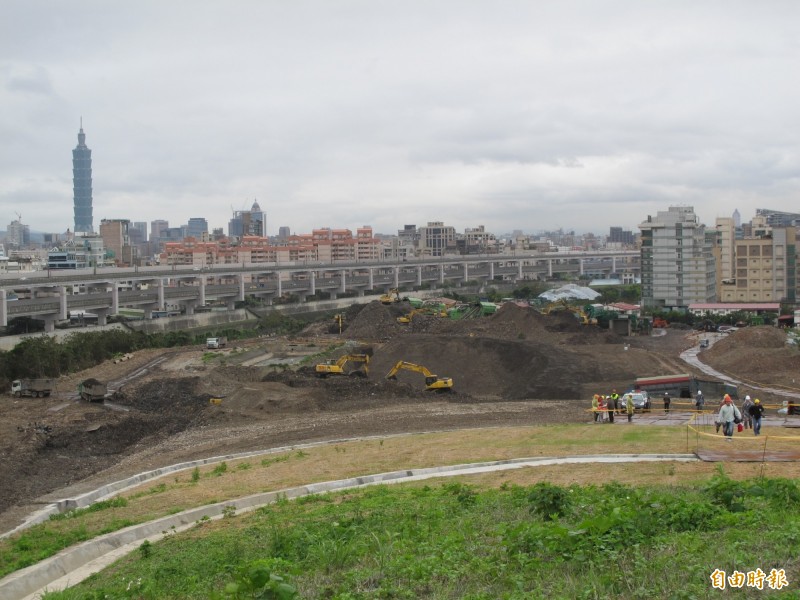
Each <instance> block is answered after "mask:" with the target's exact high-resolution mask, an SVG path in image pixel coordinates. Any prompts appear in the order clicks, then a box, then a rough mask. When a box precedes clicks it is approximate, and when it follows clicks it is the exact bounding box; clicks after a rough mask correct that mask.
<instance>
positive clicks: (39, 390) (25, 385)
mask: <svg viewBox="0 0 800 600" xmlns="http://www.w3.org/2000/svg"><path fill="white" fill-rule="evenodd" d="M54 387H55V383H54V381H53V380H52V379H15V380H14V381H12V382H11V393H12V394H14V395H15V396H16V397H17V398H19V397H20V396H31V397H33V398H43V397H45V396H49V395H50V392H51V391H52V390H53V388H54Z"/></svg>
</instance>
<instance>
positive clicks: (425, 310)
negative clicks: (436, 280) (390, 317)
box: [397, 306, 447, 325]
mask: <svg viewBox="0 0 800 600" xmlns="http://www.w3.org/2000/svg"><path fill="white" fill-rule="evenodd" d="M415 315H428V316H432V317H446V316H447V311H446V310H445V309H443V308H436V307H434V306H423V307H422V308H415V309H414V310H412V311H411V312H410V313H408V314H406V315H403V316H402V317H397V322H398V323H401V324H404V325H407V324H408V323H411V319H413V318H414V316H415Z"/></svg>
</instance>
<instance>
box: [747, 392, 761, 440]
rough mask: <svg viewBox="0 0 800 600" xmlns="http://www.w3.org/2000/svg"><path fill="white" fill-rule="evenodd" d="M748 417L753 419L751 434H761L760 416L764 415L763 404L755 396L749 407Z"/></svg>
mask: <svg viewBox="0 0 800 600" xmlns="http://www.w3.org/2000/svg"><path fill="white" fill-rule="evenodd" d="M749 410H750V418H751V419H752V420H753V435H761V417H763V416H764V405H763V404H761V400H759V399H758V398H756V399H755V400H753V405H752V406H751V407H750V409H749Z"/></svg>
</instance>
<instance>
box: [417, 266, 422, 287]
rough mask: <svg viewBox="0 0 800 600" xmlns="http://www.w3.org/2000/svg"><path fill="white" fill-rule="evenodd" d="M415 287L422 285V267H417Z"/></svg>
mask: <svg viewBox="0 0 800 600" xmlns="http://www.w3.org/2000/svg"><path fill="white" fill-rule="evenodd" d="M417 285H422V267H417Z"/></svg>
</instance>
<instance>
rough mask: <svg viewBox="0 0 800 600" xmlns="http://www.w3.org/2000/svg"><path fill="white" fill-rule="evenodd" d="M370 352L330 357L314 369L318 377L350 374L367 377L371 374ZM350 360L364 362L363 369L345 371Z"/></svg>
mask: <svg viewBox="0 0 800 600" xmlns="http://www.w3.org/2000/svg"><path fill="white" fill-rule="evenodd" d="M369 357H370V354H369V353H366V352H365V353H363V354H345V355H343V356H340V357H339V358H330V359H328V360H326V361H325V362H323V363H319V364H318V365H317V366H316V367H315V368H314V370H315V371H316V373H317V376H318V377H323V378H324V377H327V376H328V375H350V376H351V377H366V376H367V375H368V374H369ZM348 362H358V363H364V368H363V369H356V370H354V371H349V372H348V371H345V370H344V367H345V365H346V364H347V363H348Z"/></svg>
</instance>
